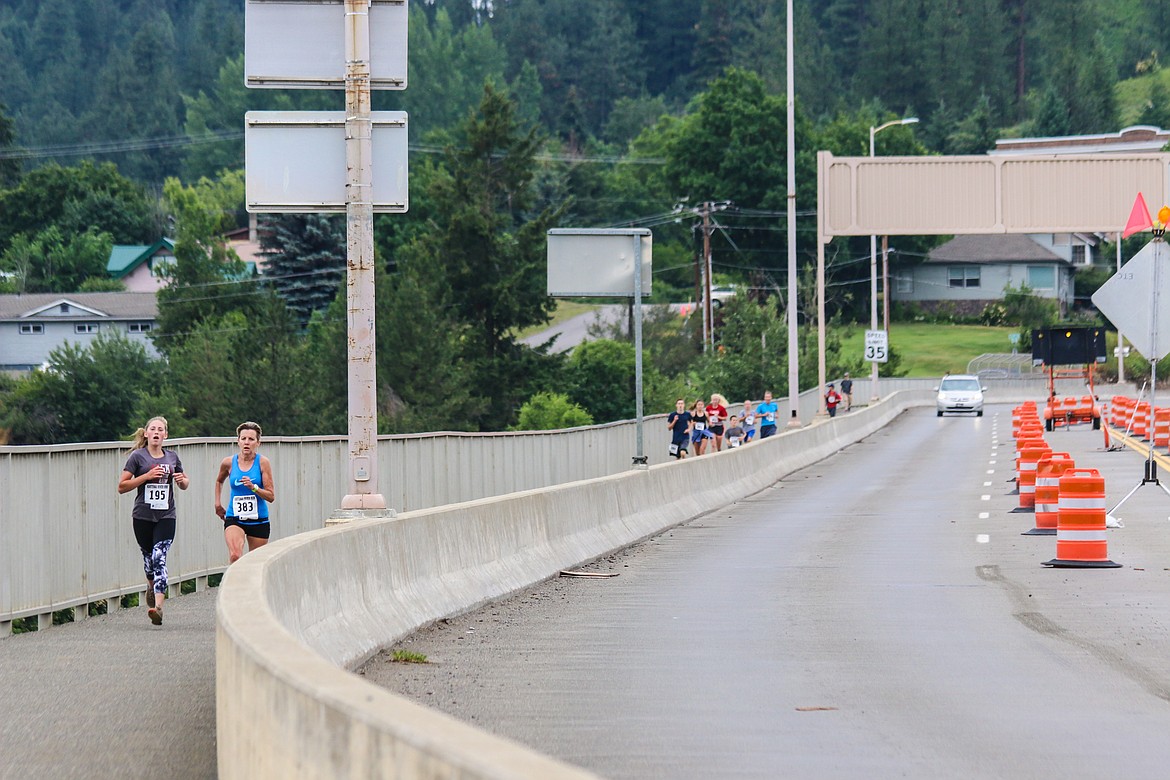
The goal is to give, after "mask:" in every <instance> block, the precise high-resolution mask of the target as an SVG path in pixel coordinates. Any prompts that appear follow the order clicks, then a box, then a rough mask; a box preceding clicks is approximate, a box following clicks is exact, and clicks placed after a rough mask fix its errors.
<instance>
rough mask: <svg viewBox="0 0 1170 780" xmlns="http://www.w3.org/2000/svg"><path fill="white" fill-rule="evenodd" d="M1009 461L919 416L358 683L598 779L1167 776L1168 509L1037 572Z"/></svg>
mask: <svg viewBox="0 0 1170 780" xmlns="http://www.w3.org/2000/svg"><path fill="white" fill-rule="evenodd" d="M1047 438H1048V441H1049V443H1050V444H1051V445H1052V446H1053V447H1054V449H1056V450H1058V451H1068V452H1069V453H1070V454H1071V455H1072V456H1073V457H1074V459H1075V460H1076V463H1077V466H1078V467H1092V468H1098V469H1099V470H1100V471H1101V473H1102V474H1103V475H1104V476H1105V478H1106V494H1107V501H1108V506H1109V507H1111V508H1112V507H1113V506H1114V505H1115V504H1116V502H1117V501H1119V500H1120V499H1121V497H1122V496H1124V495H1125V494H1126V493H1127V492H1128V491H1129V490H1130V489H1131V488H1132V487H1134V486H1136V485H1138V484H1140V480H1141V476H1142V466H1143V463H1142V460H1143V459H1142V457H1141V456H1139V455H1137V454H1135V453H1133V452H1131V451H1128V450H1127V451H1122V452H1106V451H1104V446H1103V440H1102V433H1101V432H1100V431H1092V430H1091V429H1089V428H1088V427H1087V426H1081V427H1074V428H1072V429H1069V430H1058V431H1056V432H1053V433H1050V434H1048V435H1047ZM752 446H756V445H752ZM1013 458H1014V449H1013V446H1012V438H1011V418H1010V408H1009V407H1007V406H990V407H988V410H987V412H986V413H985V416H984V417H982V418H978V419H977V418H973V417H946V418H937V417H936V416H935V413H934V410H933V409H919V410H914V411H911V412H908V413H907V414H905V415H903V416H901V417H900V418H899V419H898V420H896V421H895V422H894V423H893V424H891V425H890V426H888V427H887V428H886V429H884V430H882V431H880V432H879V433H877V434H875V435H873V436H871V437H869V438H868V439H866V440H864V441H862V442H860V443H858V444H856V445H853V446H851V447H848V448H846V449H845V450H843V451H842V452H840V453H838V454H837V455H835V456H833V457H832V458H830V459H828V460H825V461H822V462H821V463H819V464H816V465H814V466H812V467H809V468H807V469H804V470H802V471H800V472H797V473H795V474H793V475H791V476H789V477H787V478H785V479H783V480H782V481H780V482H778V483H777V484H775V485H773V486H772V487H770V488H768V489H766V490H764V491H762V492H760V493H759V494H757V495H754V496H751V497H749V498H746V499H744V500H742V501H739V502H736V503H735V504H733V505H731V506H729V507H726V508H724V509H721V510H718V511H715V512H712V513H710V514H707V515H705V516H703V517H700V518H697V519H695V520H693V521H691V522H689V523H687V524H684V525H682V526H679V527H676V528H674V529H672V530H670V531H667V532H664V533H662V534H660V535H658V536H656V537H654V538H652V539H650V540H647V541H646V542H643V543H642V544H639V545H636V546H635V547H633V548H629V549H627V550H625V551H622V552H620V553H617V554H614V555H611V556H608V557H606V558H605V559H602V560H600V561H597V562H595V563H593V564H591V565H590V566H589V567H587V568H589V569H590V570H593V571H597V572H601V573H610V574H617V575H619V576H616V577H611V578H596V579H585V578H566V577H561V578H557V579H553V580H550V581H548V582H546V583H543V584H541V585H539V586H536V587H534V588H533V589H530V590H528V591H525V592H523V593H521V594H517V595H516V596H515V597H513V598H512V599H510V600H508V601H507V602H504V603H500V604H496V605H492V606H489V607H487V608H485V609H483V610H481V611H478V612H475V613H471V614H468V615H463V616H459V617H457V618H452V619H450V620H446V621H442V622H440V623H439V624H436V625H435V626H432V627H431V628H429V629H427V630H425V631H423V632H420V633H419V634H417V635H415V636H413V637H411V638H410V639H408V640H407V641H405V642H404V643H402V644H401V645H400V647H403V648H405V649H409V650H412V651H414V652H419V653H423V654H425V655H426V656H427V659H428V661H429V662H428V663H426V664H401V663H392V662H390V661H389V660H388V654H387V653H384V654H383V655H381V656H379V657H377V658H375V659H373V660H372V661H371V662H370V663H369V664H367V666H366V667H365V668H364V669H363V670H361V673H363V674H365V675H366V676H367V678H368V679H370V680H372V681H374V682H376V683H379V684H382V685H385V686H387V687H389V688H391V689H394V690H398V691H400V692H402V693H404V694H405V695H407V696H409V697H411V698H413V699H416V700H418V701H420V702H423V703H425V704H427V705H428V706H431V707H434V708H436V709H439V710H442V711H444V712H447V713H449V714H452V715H454V716H456V717H458V718H461V719H463V720H465V721H468V722H471V723H474V724H476V725H478V726H480V727H482V728H485V729H488V730H490V731H493V732H495V733H498V734H501V735H506V736H509V737H511V738H514V739H517V740H519V741H521V742H524V743H526V744H528V745H531V746H533V747H535V748H537V749H539V750H541V751H542V752H545V753H547V754H550V755H553V756H556V757H558V758H561V759H563V760H566V761H569V762H571V763H574V764H577V765H579V766H582V767H585V768H588V769H590V770H593V771H595V772H597V773H599V774H601V775H603V776H606V777H610V778H777V777H809V778H874V777H880V778H888V777H904V778H930V779H931V780H935V779H936V778H943V777H945V778H1009V777H1010V778H1053V777H1066V778H1106V777H1125V778H1130V779H1132V778H1165V777H1167V776H1170V664H1168V663H1167V659H1168V658H1170V522H1168V520H1167V515H1168V514H1170V497H1168V496H1167V495H1166V494H1165V493H1164V492H1163V491H1162V490H1161V489H1159V487H1158V486H1157V485H1146V486H1143V487H1140V488H1139V489H1138V491H1137V492H1136V493H1135V494H1134V495H1133V497H1132V498H1130V499H1129V500H1128V501H1127V503H1126V504H1125V506H1124V507H1123V508H1122V511H1119V512H1118V513H1117V514H1118V516H1120V517H1121V518H1122V519H1123V521H1124V523H1125V527H1124V528H1121V529H1116V530H1110V531H1109V534H1108V538H1109V553H1110V558H1111V559H1112V560H1114V561H1116V562H1118V563H1121V564H1123V568H1118V569H1088V570H1078V569H1054V568H1047V567H1044V566H1042V565H1041V563H1042V562H1043V561H1047V560H1050V559H1052V558H1053V557H1055V538H1054V537H1052V536H1025V535H1022V534H1023V532H1024V531H1027V530H1029V529H1031V528H1032V526H1033V524H1034V516H1033V515H1031V514H1020V513H1013V512H1012V510H1013V509H1015V508H1017V507H1018V506H1019V499H1018V497H1017V496H1016V495H1014V494H1013V493H1012V492H1011V491H1012V489H1013V485H1012V484H1011V483H1009V482H1008V479H1009V478H1011V477H1012V476H1014V461H1013Z"/></svg>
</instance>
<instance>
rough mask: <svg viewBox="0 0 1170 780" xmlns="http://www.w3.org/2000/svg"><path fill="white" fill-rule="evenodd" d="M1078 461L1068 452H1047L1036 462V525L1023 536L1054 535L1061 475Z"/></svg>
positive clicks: (1058, 508) (1058, 509)
mask: <svg viewBox="0 0 1170 780" xmlns="http://www.w3.org/2000/svg"><path fill="white" fill-rule="evenodd" d="M1072 468H1076V463H1075V462H1074V461H1073V459H1072V456H1071V455H1069V454H1068V453H1067V452H1046V453H1044V454H1043V455H1041V456H1040V460H1039V461H1038V462H1037V463H1036V525H1035V527H1034V528H1033V529H1032V530H1031V531H1024V533H1023V534H1022V535H1023V536H1054V535H1055V534H1056V523H1057V517H1058V515H1059V513H1060V476H1061V475H1062V474H1064V472H1066V471H1068V470H1069V469H1072Z"/></svg>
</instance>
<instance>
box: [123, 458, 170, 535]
mask: <svg viewBox="0 0 1170 780" xmlns="http://www.w3.org/2000/svg"><path fill="white" fill-rule="evenodd" d="M158 464H161V465H162V467H163V469H164V470H165V471H166V476H164V477H163V478H162V479H157V480H154V481H153V482H146V483H144V484H141V485H139V486H138V494H137V495H136V496H135V497H134V511H133V512H132V513H131V517H133V518H134V519H135V520H149V521H150V522H152V523H157V522H158V521H159V520H173V519H175V475H176V474H178V473H180V472H182V471H183V463H182V462H181V461H180V460H179V456H178V455H176V454H175V453H174V452H173V451H171V450H163V454H162V457H161V458H155V457H154V456H152V455H151V454H150V452H149V451H148V450H147V449H146V447H142V448H141V449H137V450H134V451H133V452H131V453H130V457H129V458H127V459H126V465H125V466H124V467H123V471H128V472H130V474H131V476H135V477H139V476H142V475H143V474H145V473H146V472H148V471H150V470H151V469H152V468H154V467H155V466H156V465H158Z"/></svg>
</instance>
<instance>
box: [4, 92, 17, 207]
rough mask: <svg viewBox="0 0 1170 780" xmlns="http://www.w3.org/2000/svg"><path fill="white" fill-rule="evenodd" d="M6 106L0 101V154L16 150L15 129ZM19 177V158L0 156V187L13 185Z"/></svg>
mask: <svg viewBox="0 0 1170 780" xmlns="http://www.w3.org/2000/svg"><path fill="white" fill-rule="evenodd" d="M7 112H8V107H7V106H5V105H4V104H3V103H0V155H3V154H4V153H5V152H8V153H11V152H14V151H15V150H16V129H15V125H14V124H13V122H12V120H11V119H10V118H9V117H8V113H7ZM19 179H20V158H19V157H2V156H0V189H5V188H8V187H12V186H14V185H15V184H16V183H17V181H18V180H19Z"/></svg>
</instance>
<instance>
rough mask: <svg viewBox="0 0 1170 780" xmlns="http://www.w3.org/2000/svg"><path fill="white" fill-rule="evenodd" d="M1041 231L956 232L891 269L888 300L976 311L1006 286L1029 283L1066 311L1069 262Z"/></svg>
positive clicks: (1069, 299) (965, 312)
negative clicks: (912, 261)
mask: <svg viewBox="0 0 1170 780" xmlns="http://www.w3.org/2000/svg"><path fill="white" fill-rule="evenodd" d="M1044 239H1045V237H1044V236H1024V235H1013V234H1002V235H978V236H956V237H955V238H953V239H951V240H950V241H948V242H946V243H945V244H942V245H941V246H938V247H935V248H934V249H933V250H931V252H930V254H929V255H928V256H927V258H926V260H925V262H923V263H922V264H920V265H917V266H914V267H913V268H901V269H898V270H897V271H895V272H893V273H894V284H893V289H892V296H891V299H892V300H894V301H897V302H899V303H910V304H914V305H917V306H919V307H920V308H922V309H924V310H927V311H933V312H937V311H939V310H940V309H946V310H949V311H952V312H954V313H955V314H958V315H962V316H965V317H975V316H978V315H979V313H980V312H982V311H983V309H984V308H985V307H986V306H987V305H988V304H990V303H994V302H995V301H998V300H1001V299H1002V298H1003V294H1004V290H1005V288H1007V287H1008V286H1011V287H1013V288H1019V287H1021V286H1025V285H1026V286H1027V287H1029V288H1030V289H1031V290H1032V292H1033V293H1034V294H1036V295H1038V296H1039V297H1041V298H1051V299H1053V300H1055V301H1056V302H1057V304H1058V305H1059V306H1060V311H1061V314H1062V315H1063V314H1065V313H1067V311H1068V307H1069V306H1070V305H1071V303H1072V299H1073V273H1074V270H1073V266H1072V263H1071V262H1070V260H1069V259H1068V258H1067V257H1066V256H1063V255H1060V254H1057V253H1056V252H1055V251H1053V250H1054V247H1053V246H1052V245H1051V244H1048V245H1047V246H1046V245H1045V241H1044Z"/></svg>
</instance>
